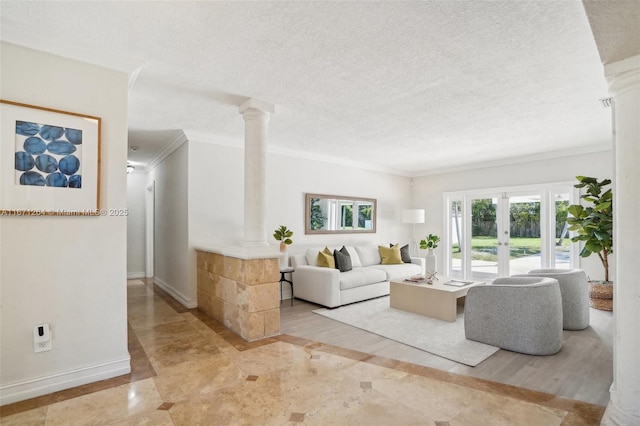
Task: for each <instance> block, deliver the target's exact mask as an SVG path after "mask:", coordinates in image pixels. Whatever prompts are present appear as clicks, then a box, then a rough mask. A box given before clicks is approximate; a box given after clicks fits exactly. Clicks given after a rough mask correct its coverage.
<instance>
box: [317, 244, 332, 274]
mask: <svg viewBox="0 0 640 426" xmlns="http://www.w3.org/2000/svg"><path fill="white" fill-rule="evenodd" d="M318 266H321V267H324V268H332V269H333V268H335V267H336V261H335V259H334V258H333V253H332V252H331V250H329V248H328V247H325V248H324V250H322V251H319V252H318Z"/></svg>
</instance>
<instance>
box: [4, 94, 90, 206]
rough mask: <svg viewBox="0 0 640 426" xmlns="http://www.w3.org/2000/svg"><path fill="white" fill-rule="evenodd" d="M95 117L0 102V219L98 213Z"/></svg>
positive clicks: (10, 102) (5, 101)
mask: <svg viewBox="0 0 640 426" xmlns="http://www.w3.org/2000/svg"><path fill="white" fill-rule="evenodd" d="M100 127H101V120H100V118H99V117H93V116H89V115H85V114H78V113H74V112H67V111H60V110H56V109H51V108H44V107H39V106H34V105H27V104H22V103H18V102H12V101H7V100H0V214H1V215H5V216H6V215H21V216H41V215H60V216H81V215H89V216H93V215H98V214H99V212H100Z"/></svg>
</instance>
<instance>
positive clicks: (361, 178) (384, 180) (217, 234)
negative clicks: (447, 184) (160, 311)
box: [189, 140, 411, 297]
mask: <svg viewBox="0 0 640 426" xmlns="http://www.w3.org/2000/svg"><path fill="white" fill-rule="evenodd" d="M189 166H190V167H189V173H190V175H189V240H190V241H189V244H190V247H191V248H192V247H193V246H194V245H198V244H203V245H239V244H241V243H242V240H243V237H244V235H243V233H244V210H243V204H244V192H243V191H244V183H243V182H244V152H243V149H241V148H235V147H229V146H222V145H216V144H211V143H206V142H200V141H196V140H190V141H189ZM307 192H310V193H320V194H335V195H346V196H358V197H366V198H376V199H377V201H378V214H377V217H378V219H377V220H378V222H377V232H376V233H375V234H359V235H358V234H339V235H317V234H316V235H305V233H304V202H305V193H307ZM410 204H411V187H410V185H409V179H408V178H406V177H400V176H395V175H390V174H386V173H380V172H373V171H368V170H363V169H359V168H354V167H345V166H341V165H335V164H329V163H324V162H320V161H314V160H309V159H303V158H294V157H290V156H284V155H279V154H273V153H268V154H267V214H266V216H267V217H266V229H267V241H268V242H269V243H270V244H272V245H276V244H277V242H276V241H275V240H274V239H273V236H272V235H273V230H275V229H276V228H277V227H279V226H280V225H286V226H287V227H288V228H290V229H292V230H293V231H294V236H293V242H294V243H293V245H292V246H291V247H290V252H292V253H295V252H297V251H302V250H304V248H306V247H309V246H321V245H322V246H324V245H338V244H353V243H356V242H360V243H361V242H370V243H373V244H377V243H391V242H393V243H396V242H401V243H405V244H406V243H408V242H409V240H410V238H411V237H410V232H411V228H410V226H411V225H406V224H403V223H402V210H403V209H404V208H409V207H411V205H410ZM191 252H192V254H193V249H191ZM191 263H192V265H193V267H192V270H193V271H195V257H193V258H192V259H191ZM189 281H190V288H191V290H192V291H193V292H194V293H193V295H194V297H195V291H196V282H195V274H194V275H192V276H190V277H189Z"/></svg>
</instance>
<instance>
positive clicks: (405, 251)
mask: <svg viewBox="0 0 640 426" xmlns="http://www.w3.org/2000/svg"><path fill="white" fill-rule="evenodd" d="M393 246H395V244H391V243H389V247H393ZM400 256H401V257H402V261H403V262H404V263H411V254H410V253H409V244H405V245H403V246H402V247H400Z"/></svg>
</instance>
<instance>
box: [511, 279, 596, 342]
mask: <svg viewBox="0 0 640 426" xmlns="http://www.w3.org/2000/svg"><path fill="white" fill-rule="evenodd" d="M514 277H546V278H554V279H556V280H558V283H559V284H560V294H561V295H562V317H563V320H562V328H564V329H565V330H584V329H585V328H587V327H589V283H588V282H587V275H586V274H585V273H584V271H583V270H582V269H533V270H531V271H529V272H528V273H527V274H526V275H514Z"/></svg>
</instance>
